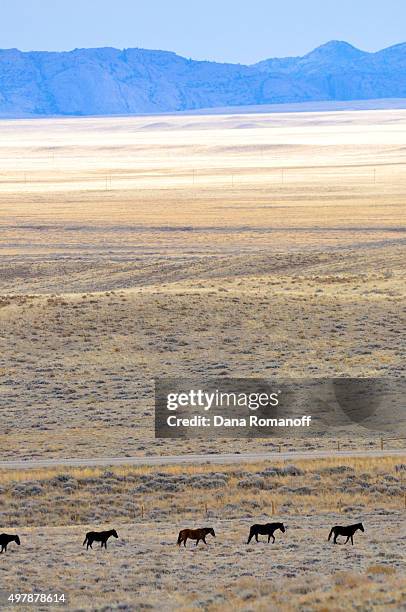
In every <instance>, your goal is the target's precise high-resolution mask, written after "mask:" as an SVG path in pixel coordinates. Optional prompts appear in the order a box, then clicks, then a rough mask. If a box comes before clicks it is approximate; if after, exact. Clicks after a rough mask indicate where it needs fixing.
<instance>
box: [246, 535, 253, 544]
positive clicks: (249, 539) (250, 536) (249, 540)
mask: <svg viewBox="0 0 406 612" xmlns="http://www.w3.org/2000/svg"><path fill="white" fill-rule="evenodd" d="M253 535H254V534H253V533H251V532H250V534H249V536H248V540H247V544H249V543H250V542H251V538H252V536H253Z"/></svg>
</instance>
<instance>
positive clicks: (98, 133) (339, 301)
mask: <svg viewBox="0 0 406 612" xmlns="http://www.w3.org/2000/svg"><path fill="white" fill-rule="evenodd" d="M405 140H406V111H402V110H398V111H366V112H342V113H304V114H285V115H282V114H281V115H256V116H253V115H246V116H244V115H241V116H239V115H233V116H207V117H185V116H180V117H179V116H172V117H159V118H150V117H139V118H113V119H104V118H101V119H100V118H99V119H66V120H63V119H58V120H46V121H45V120H44V121H42V120H41V121H40V120H35V121H3V122H1V123H0V161H1V164H0V165H1V172H0V230H1V240H0V256H1V263H0V294H1V298H0V408H1V411H0V428H1V431H2V432H3V433H4V434H5V435H3V436H2V442H1V451H0V454H1V458H3V459H4V458H8V457H10V458H11V457H13V458H16V457H21V458H32V457H38V456H41V457H42V456H45V457H69V456H82V457H87V456H97V455H108V456H114V455H125V454H129V455H134V454H145V453H149V454H156V453H164V454H166V453H180V452H183V451H188V450H193V451H194V452H205V451H216V450H217V449H218V447H217V445H216V444H213V443H201V444H199V443H198V442H197V441H193V443H192V446H190V445H189V443H185V442H176V441H172V442H171V443H170V444H169V443H168V442H165V443H164V442H160V441H154V440H153V428H152V417H153V414H152V407H153V406H152V405H153V393H152V390H153V379H154V378H156V377H158V376H170V375H175V376H180V375H182V376H187V375H220V376H222V375H230V376H254V377H266V376H316V377H318V376H323V375H327V376H329V375H335V376H341V375H352V376H358V375H359V376H378V375H390V376H401V375H402V374H403V373H404V359H405V353H404V347H405V341H404V340H405V338H404V330H405V299H404V294H405V273H404V271H405V268H406V266H405V251H404V242H405V238H404V236H405V233H404V232H405V204H404V201H405V194H406V173H405V171H404V168H405V162H406V148H405V146H404V143H405ZM367 443H368V442H366V444H367ZM351 444H352V441H349V442H348V443H347V445H349V446H351ZM356 444H359V442H356ZM310 446H311V445H310ZM286 447H287V448H288V447H290V444H288V443H287V444H286ZM261 448H272V444H270V443H267V442H266V441H255V442H252V443H251V446H250V450H254V449H261ZM238 449H241V444H240V443H238V442H233V441H231V440H229V441H227V442H226V443H225V444H222V450H224V451H226V450H227V451H231V450H238Z"/></svg>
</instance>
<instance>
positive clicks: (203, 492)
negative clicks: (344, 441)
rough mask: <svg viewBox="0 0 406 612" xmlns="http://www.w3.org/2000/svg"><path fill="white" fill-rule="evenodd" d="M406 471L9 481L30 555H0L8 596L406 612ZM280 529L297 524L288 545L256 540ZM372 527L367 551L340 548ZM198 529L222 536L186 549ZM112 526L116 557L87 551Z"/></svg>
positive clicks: (340, 465) (100, 606) (372, 465)
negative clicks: (189, 532) (342, 530)
mask: <svg viewBox="0 0 406 612" xmlns="http://www.w3.org/2000/svg"><path fill="white" fill-rule="evenodd" d="M404 469H405V465H404V464H403V469H402V464H401V463H399V460H395V459H391V458H386V459H382V460H370V459H356V460H355V459H353V460H350V459H347V460H337V459H336V460H323V461H322V460H320V461H300V462H296V464H295V465H291V464H287V463H280V464H272V465H270V464H258V465H254V466H252V465H241V466H221V471H220V468H219V466H217V468H213V466H189V467H188V468H186V469H184V470H182V468H179V467H173V468H166V469H165V471H162V469H160V470H158V469H146V468H144V469H138V470H137V469H134V468H130V467H125V466H124V467H121V468H117V469H114V470H112V471H104V472H102V471H101V470H91V469H86V468H84V469H80V470H79V469H76V470H71V471H69V472H65V473H64V474H61V473H59V472H57V471H49V470H48V471H46V470H42V471H38V472H37V473H35V474H34V476H33V475H32V473H31V472H15V473H10V472H5V473H3V474H0V486H1V492H2V496H1V500H2V505H1V508H2V515H3V519H2V520H3V525H5V527H4V529H5V530H6V531H7V532H8V533H18V534H19V535H20V539H21V546H20V547H17V546H16V545H15V544H10V545H9V550H8V552H7V554H4V555H1V556H0V584H1V589H2V590H3V591H10V590H12V591H15V590H18V591H19V592H27V591H28V592H31V591H40V592H41V591H45V592H49V591H50V590H54V591H57V592H64V593H66V594H67V595H68V597H69V600H70V601H69V606H68V609H69V610H98V611H102V610H103V611H107V610H128V611H130V610H131V611H133V610H134V611H135V610H137V611H138V610H143V609H144V610H147V609H150V610H165V611H166V610H167V611H172V610H181V611H184V612H186V611H189V610H205V611H208V612H215V611H220V610H221V611H222V610H227V611H228V610H246V611H248V610H253V611H254V610H255V611H265V610H276V611H281V612H290V611H292V612H293V611H298V610H300V611H309V612H311V611H317V612H322V611H323V612H327V611H328V612H330V611H331V612H333V611H337V612H338V611H345V610H358V611H364V610H368V611H380V612H384V611H386V610H392V611H395V610H396V611H398V610H402V609H404V603H405V601H406V579H405V575H406V573H405V569H406V567H405V566H406V558H405V555H404V547H405V544H406V523H405V510H404V508H403V495H402V489H401V487H402V473H404ZM338 500H340V507H338V504H337V501H338ZM272 502H274V504H275V506H274V513H272ZM341 502H342V503H341ZM141 504H143V507H144V515H143V516H142V515H141ZM13 508H14V512H13ZM16 508H18V511H17V512H16ZM273 521H283V523H284V524H285V526H286V532H285V533H284V534H282V533H281V532H280V531H277V532H276V533H275V536H276V543H275V544H267V543H266V542H265V539H264V538H260V539H261V541H260V542H259V543H258V544H256V543H251V544H250V545H247V544H246V541H247V535H248V532H249V527H250V525H252V524H254V523H257V522H259V523H265V522H273ZM359 521H362V523H363V525H364V528H365V532H364V533H360V532H357V534H356V535H355V537H354V546H351V545H346V546H344V545H342V544H341V545H335V546H334V545H333V544H332V542H331V541H330V542H327V537H328V534H329V532H330V529H331V527H332V526H333V525H337V524H338V525H342V524H344V525H346V524H352V523H355V522H359ZM44 525H47V526H46V527H45V526H44ZM198 526H212V527H213V528H214V529H215V533H216V538H215V539H213V538H211V537H209V538H208V546H207V547H204V545H202V544H199V546H198V547H197V548H195V547H194V545H193V544H192V543H189V544H188V545H187V548H186V549H184V548H183V547H182V548H180V549H179V548H178V547H177V546H176V539H177V535H178V531H179V530H180V529H182V528H185V527H198ZM112 527H114V528H116V529H117V531H118V535H119V539H118V540H115V539H111V540H110V541H109V544H108V548H107V550H106V551H104V550H103V551H102V550H101V549H100V548H99V547H98V546H97V545H96V544H95V545H94V549H93V550H88V551H86V550H85V549H84V547H82V542H83V540H84V536H85V533H86V532H87V531H89V530H94V529H110V528H112ZM2 609H4V608H2ZM38 609H40V608H38Z"/></svg>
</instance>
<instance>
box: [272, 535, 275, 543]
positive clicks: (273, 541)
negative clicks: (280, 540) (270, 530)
mask: <svg viewBox="0 0 406 612" xmlns="http://www.w3.org/2000/svg"><path fill="white" fill-rule="evenodd" d="M272 537H273V540H272V543H273V544H275V536H274V534H272Z"/></svg>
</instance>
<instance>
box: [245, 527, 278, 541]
mask: <svg viewBox="0 0 406 612" xmlns="http://www.w3.org/2000/svg"><path fill="white" fill-rule="evenodd" d="M277 529H280V530H281V531H282V533H285V527H284V525H283V523H266V524H265V525H252V527H251V529H250V534H249V536H248V541H247V544H249V543H250V542H251V539H252V538H253V537H254V536H255V540H256V541H257V542H258V535H267V536H268V543H269V541H270V539H271V538H272V542H275V536H274V531H276V530H277Z"/></svg>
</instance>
